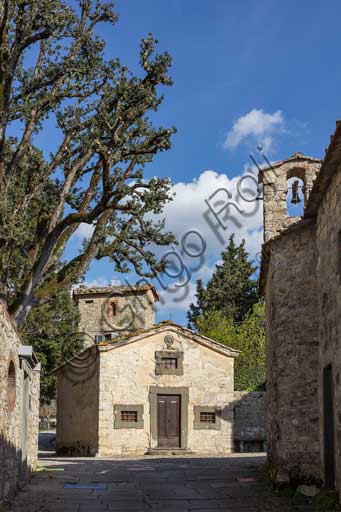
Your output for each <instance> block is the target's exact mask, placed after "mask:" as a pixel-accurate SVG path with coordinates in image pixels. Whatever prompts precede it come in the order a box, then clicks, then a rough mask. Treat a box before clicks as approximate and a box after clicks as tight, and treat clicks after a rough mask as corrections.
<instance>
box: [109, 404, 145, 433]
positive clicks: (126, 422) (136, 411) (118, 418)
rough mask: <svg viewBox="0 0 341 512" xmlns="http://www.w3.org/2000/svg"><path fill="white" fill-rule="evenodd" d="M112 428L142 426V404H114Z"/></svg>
mask: <svg viewBox="0 0 341 512" xmlns="http://www.w3.org/2000/svg"><path fill="white" fill-rule="evenodd" d="M114 428H143V405H141V404H130V405H127V404H125V405H123V404H122V405H121V404H116V405H114Z"/></svg>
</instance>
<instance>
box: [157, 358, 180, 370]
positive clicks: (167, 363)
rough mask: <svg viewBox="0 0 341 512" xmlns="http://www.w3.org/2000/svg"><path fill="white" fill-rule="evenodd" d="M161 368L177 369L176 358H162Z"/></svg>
mask: <svg viewBox="0 0 341 512" xmlns="http://www.w3.org/2000/svg"><path fill="white" fill-rule="evenodd" d="M161 367H162V368H167V369H170V368H177V367H178V360H177V358H176V357H163V358H162V359H161Z"/></svg>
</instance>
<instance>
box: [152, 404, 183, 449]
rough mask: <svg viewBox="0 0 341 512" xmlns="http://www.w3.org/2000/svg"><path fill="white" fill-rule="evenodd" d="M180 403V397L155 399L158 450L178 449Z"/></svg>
mask: <svg viewBox="0 0 341 512" xmlns="http://www.w3.org/2000/svg"><path fill="white" fill-rule="evenodd" d="M180 401H181V397H180V395H158V397H157V433H158V447H159V448H180Z"/></svg>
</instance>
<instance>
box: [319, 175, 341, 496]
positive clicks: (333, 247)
mask: <svg viewBox="0 0 341 512" xmlns="http://www.w3.org/2000/svg"><path fill="white" fill-rule="evenodd" d="M316 238H317V242H316V245H317V276H318V286H319V299H320V304H319V312H320V317H321V323H320V329H319V336H320V372H319V373H320V410H321V414H320V418H321V419H320V430H321V458H322V468H321V475H322V476H324V465H323V461H324V453H323V435H324V427H323V418H324V414H323V369H324V368H325V367H326V366H328V365H331V367H332V372H333V398H334V400H333V401H334V421H335V429H334V434H335V437H334V443H335V453H334V455H335V466H336V468H335V469H336V487H337V489H341V462H340V461H341V458H340V457H341V351H340V339H341V172H340V170H339V171H338V172H337V173H336V174H335V175H334V177H333V179H332V181H331V184H330V185H329V188H328V190H327V193H326V194H325V196H324V198H323V200H322V203H321V205H320V208H319V211H318V217H317V237H316ZM330 421H331V419H330Z"/></svg>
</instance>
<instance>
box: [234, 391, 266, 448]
mask: <svg viewBox="0 0 341 512" xmlns="http://www.w3.org/2000/svg"><path fill="white" fill-rule="evenodd" d="M265 407H266V393H265V392H264V391H258V392H257V391H254V392H251V393H250V392H248V391H235V392H234V440H235V447H236V449H237V450H240V451H243V447H244V446H245V448H248V449H252V444H254V445H255V448H256V446H257V445H258V447H264V446H265V442H266V427H265V414H266V411H265Z"/></svg>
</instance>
